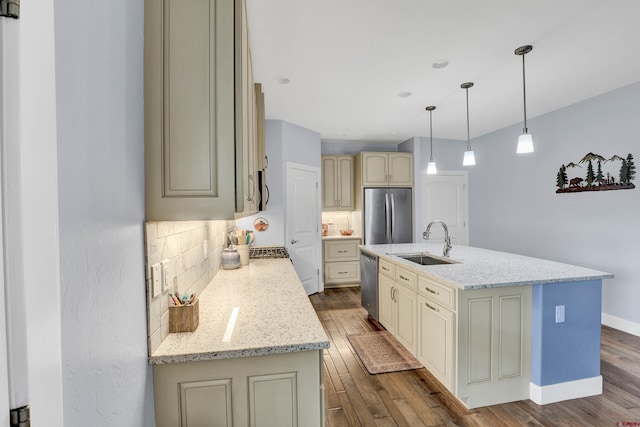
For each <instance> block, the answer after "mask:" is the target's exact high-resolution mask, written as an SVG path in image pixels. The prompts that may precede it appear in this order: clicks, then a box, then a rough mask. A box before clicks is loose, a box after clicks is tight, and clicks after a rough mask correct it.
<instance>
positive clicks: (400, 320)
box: [378, 264, 417, 353]
mask: <svg viewBox="0 0 640 427" xmlns="http://www.w3.org/2000/svg"><path fill="white" fill-rule="evenodd" d="M381 265H382V264H381ZM382 271H383V270H381V272H382ZM394 271H395V276H394V278H393V279H392V278H391V277H388V276H387V275H385V274H380V275H379V278H378V321H379V322H380V324H382V325H383V326H384V327H385V328H386V329H387V330H388V331H389V332H391V333H392V334H393V336H394V337H396V339H397V340H398V341H399V342H400V343H401V344H402V345H403V346H404V347H405V348H406V349H407V350H409V351H410V352H412V353H415V351H416V342H417V341H416V338H417V336H416V330H417V313H416V308H417V305H416V301H417V296H416V291H415V288H413V289H412V288H410V287H408V286H407V283H406V281H405V280H403V279H399V280H396V277H400V276H401V277H407V278H408V277H411V275H413V277H414V278H415V274H413V273H409V272H406V271H405V270H401V269H400V268H396V269H394ZM414 283H415V282H414ZM409 286H410V285H409Z"/></svg>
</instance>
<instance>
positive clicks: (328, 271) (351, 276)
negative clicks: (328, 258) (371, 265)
mask: <svg viewBox="0 0 640 427" xmlns="http://www.w3.org/2000/svg"><path fill="white" fill-rule="evenodd" d="M359 281H360V263H359V262H358V261H349V262H331V263H326V264H325V265H324V282H325V283H346V282H359Z"/></svg>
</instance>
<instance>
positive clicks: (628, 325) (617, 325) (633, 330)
mask: <svg viewBox="0 0 640 427" xmlns="http://www.w3.org/2000/svg"><path fill="white" fill-rule="evenodd" d="M602 324H603V325H605V326H610V327H612V328H614V329H618V330H620V331H622V332H626V333H628V334H631V335H635V336H637V337H640V323H636V322H632V321H630V320H625V319H621V318H619V317H616V316H612V315H610V314H606V313H602Z"/></svg>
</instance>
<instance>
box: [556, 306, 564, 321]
mask: <svg viewBox="0 0 640 427" xmlns="http://www.w3.org/2000/svg"><path fill="white" fill-rule="evenodd" d="M556 323H564V305H556Z"/></svg>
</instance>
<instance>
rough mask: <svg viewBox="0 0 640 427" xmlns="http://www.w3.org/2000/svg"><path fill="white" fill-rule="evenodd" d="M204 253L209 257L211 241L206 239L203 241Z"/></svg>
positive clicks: (205, 256) (205, 257)
mask: <svg viewBox="0 0 640 427" xmlns="http://www.w3.org/2000/svg"><path fill="white" fill-rule="evenodd" d="M202 253H203V254H204V259H207V257H208V256H209V241H208V240H205V241H204V242H202Z"/></svg>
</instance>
